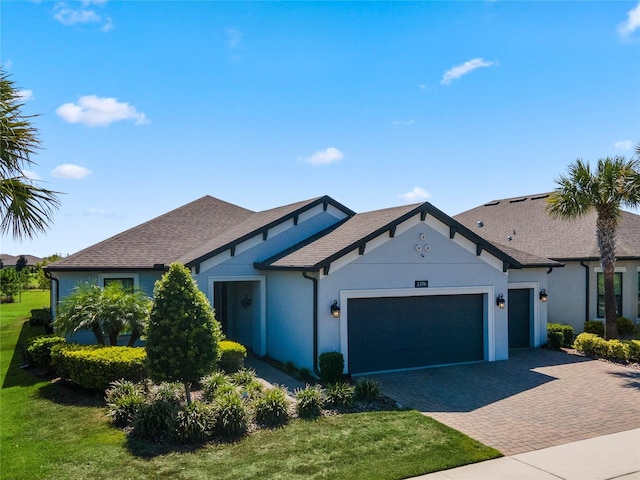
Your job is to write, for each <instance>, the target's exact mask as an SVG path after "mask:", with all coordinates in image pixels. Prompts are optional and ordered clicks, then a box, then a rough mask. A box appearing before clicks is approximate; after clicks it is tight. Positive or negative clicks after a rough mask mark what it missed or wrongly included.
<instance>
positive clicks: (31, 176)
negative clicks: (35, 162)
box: [22, 170, 41, 180]
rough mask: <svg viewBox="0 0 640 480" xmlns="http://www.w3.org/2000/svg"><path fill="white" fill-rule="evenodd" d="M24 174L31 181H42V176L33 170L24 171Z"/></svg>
mask: <svg viewBox="0 0 640 480" xmlns="http://www.w3.org/2000/svg"><path fill="white" fill-rule="evenodd" d="M22 174H23V175H24V176H25V177H27V178H28V179H29V180H41V178H40V175H38V174H37V173H36V172H33V171H31V170H23V171H22Z"/></svg>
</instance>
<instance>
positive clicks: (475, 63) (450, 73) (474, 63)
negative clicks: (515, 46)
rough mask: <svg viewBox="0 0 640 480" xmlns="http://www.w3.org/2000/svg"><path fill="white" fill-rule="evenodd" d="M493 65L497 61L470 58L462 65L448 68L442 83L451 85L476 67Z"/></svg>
mask: <svg viewBox="0 0 640 480" xmlns="http://www.w3.org/2000/svg"><path fill="white" fill-rule="evenodd" d="M491 65H495V62H489V61H487V60H484V59H482V58H474V59H473V60H468V61H466V62H464V63H462V64H460V65H456V66H455V67H453V68H452V69H450V70H447V71H446V72H445V73H444V76H443V77H442V81H441V82H440V83H441V84H442V85H450V84H451V82H452V81H453V80H456V79H458V78H460V77H462V76H463V75H466V74H467V73H469V72H472V71H473V70H475V69H476V68H482V67H490V66H491Z"/></svg>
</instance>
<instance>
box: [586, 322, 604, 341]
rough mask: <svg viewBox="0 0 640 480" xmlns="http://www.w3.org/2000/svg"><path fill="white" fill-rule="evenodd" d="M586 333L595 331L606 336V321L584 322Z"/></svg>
mask: <svg viewBox="0 0 640 480" xmlns="http://www.w3.org/2000/svg"><path fill="white" fill-rule="evenodd" d="M584 333H593V334H595V335H598V336H599V337H604V323H603V322H602V321H600V320H587V321H586V322H584Z"/></svg>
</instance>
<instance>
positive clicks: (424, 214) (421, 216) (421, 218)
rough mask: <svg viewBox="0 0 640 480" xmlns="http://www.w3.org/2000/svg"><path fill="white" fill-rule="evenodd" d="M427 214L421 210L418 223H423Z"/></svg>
mask: <svg viewBox="0 0 640 480" xmlns="http://www.w3.org/2000/svg"><path fill="white" fill-rule="evenodd" d="M427 213H429V212H427V211H426V210H422V211H421V212H420V221H421V222H424V221H425V220H426V219H427Z"/></svg>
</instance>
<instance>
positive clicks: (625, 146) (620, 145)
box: [613, 140, 633, 150]
mask: <svg viewBox="0 0 640 480" xmlns="http://www.w3.org/2000/svg"><path fill="white" fill-rule="evenodd" d="M613 146H614V147H615V148H617V149H618V150H631V147H632V146H633V142H632V141H631V140H621V141H619V142H616V143H614V144H613Z"/></svg>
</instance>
